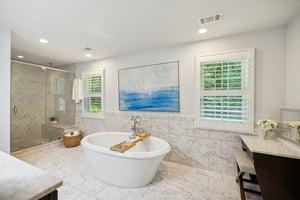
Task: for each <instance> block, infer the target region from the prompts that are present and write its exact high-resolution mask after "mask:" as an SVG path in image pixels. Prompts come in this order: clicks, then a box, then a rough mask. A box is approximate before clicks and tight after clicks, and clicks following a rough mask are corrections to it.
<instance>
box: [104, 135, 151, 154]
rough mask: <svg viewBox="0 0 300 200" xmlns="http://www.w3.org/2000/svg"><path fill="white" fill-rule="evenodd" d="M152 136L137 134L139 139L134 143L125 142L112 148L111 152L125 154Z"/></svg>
mask: <svg viewBox="0 0 300 200" xmlns="http://www.w3.org/2000/svg"><path fill="white" fill-rule="evenodd" d="M150 135H151V134H150V133H138V134H136V136H137V139H135V140H133V141H132V142H127V141H123V142H121V143H119V144H116V145H113V146H111V147H110V148H109V149H110V150H111V151H118V152H120V153H124V152H125V151H127V150H129V149H131V148H132V147H134V146H135V145H136V144H137V143H138V142H140V141H143V140H144V139H146V138H148V137H149V136H150Z"/></svg>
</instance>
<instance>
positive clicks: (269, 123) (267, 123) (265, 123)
mask: <svg viewBox="0 0 300 200" xmlns="http://www.w3.org/2000/svg"><path fill="white" fill-rule="evenodd" d="M257 125H258V126H259V127H260V128H262V129H264V133H263V136H264V139H267V138H268V136H269V132H270V131H273V130H274V129H276V128H277V127H278V124H277V122H275V121H273V120H270V119H263V120H258V121H257Z"/></svg>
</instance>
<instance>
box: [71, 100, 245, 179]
mask: <svg viewBox="0 0 300 200" xmlns="http://www.w3.org/2000/svg"><path fill="white" fill-rule="evenodd" d="M76 110H77V119H76V122H77V125H78V127H79V128H80V129H81V130H82V131H83V132H84V134H85V135H88V134H91V133H95V132H101V131H127V132H128V131H131V127H132V121H131V120H130V118H131V116H133V115H138V116H141V117H142V127H143V128H144V129H145V130H147V131H148V132H150V133H151V134H152V135H153V136H155V137H159V138H162V139H164V140H166V141H167V142H168V143H169V144H170V145H171V147H172V151H171V153H170V154H169V155H168V156H167V157H166V160H169V161H174V162H178V163H181V164H185V165H190V166H194V167H200V168H203V169H207V170H211V171H215V172H219V173H222V174H227V175H234V174H235V163H234V157H233V152H234V150H236V149H239V148H241V145H240V139H239V134H238V133H232V132H219V131H212V130H200V129H194V128H193V127H194V118H193V117H191V116H178V114H177V115H176V114H161V113H144V112H142V113H141V112H107V113H105V117H104V119H90V118H82V117H81V113H80V112H81V105H80V104H78V105H77V109H76Z"/></svg>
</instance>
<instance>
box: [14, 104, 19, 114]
mask: <svg viewBox="0 0 300 200" xmlns="http://www.w3.org/2000/svg"><path fill="white" fill-rule="evenodd" d="M17 113H18V109H17V106H14V114H15V115H16V114H17Z"/></svg>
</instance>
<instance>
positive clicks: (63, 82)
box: [11, 61, 75, 152]
mask: <svg viewBox="0 0 300 200" xmlns="http://www.w3.org/2000/svg"><path fill="white" fill-rule="evenodd" d="M74 77H75V75H74V73H73V72H68V71H63V70H57V69H52V68H48V67H43V66H39V65H33V64H28V63H23V62H19V61H12V62H11V152H13V151H17V150H21V149H25V148H28V147H32V146H36V145H40V144H43V143H47V142H50V141H53V140H57V139H60V138H61V137H62V133H63V130H64V129H66V128H70V127H73V126H74V124H75V103H74V101H73V100H72V83H73V80H74ZM50 119H51V120H52V121H50ZM53 119H55V120H53Z"/></svg>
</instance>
